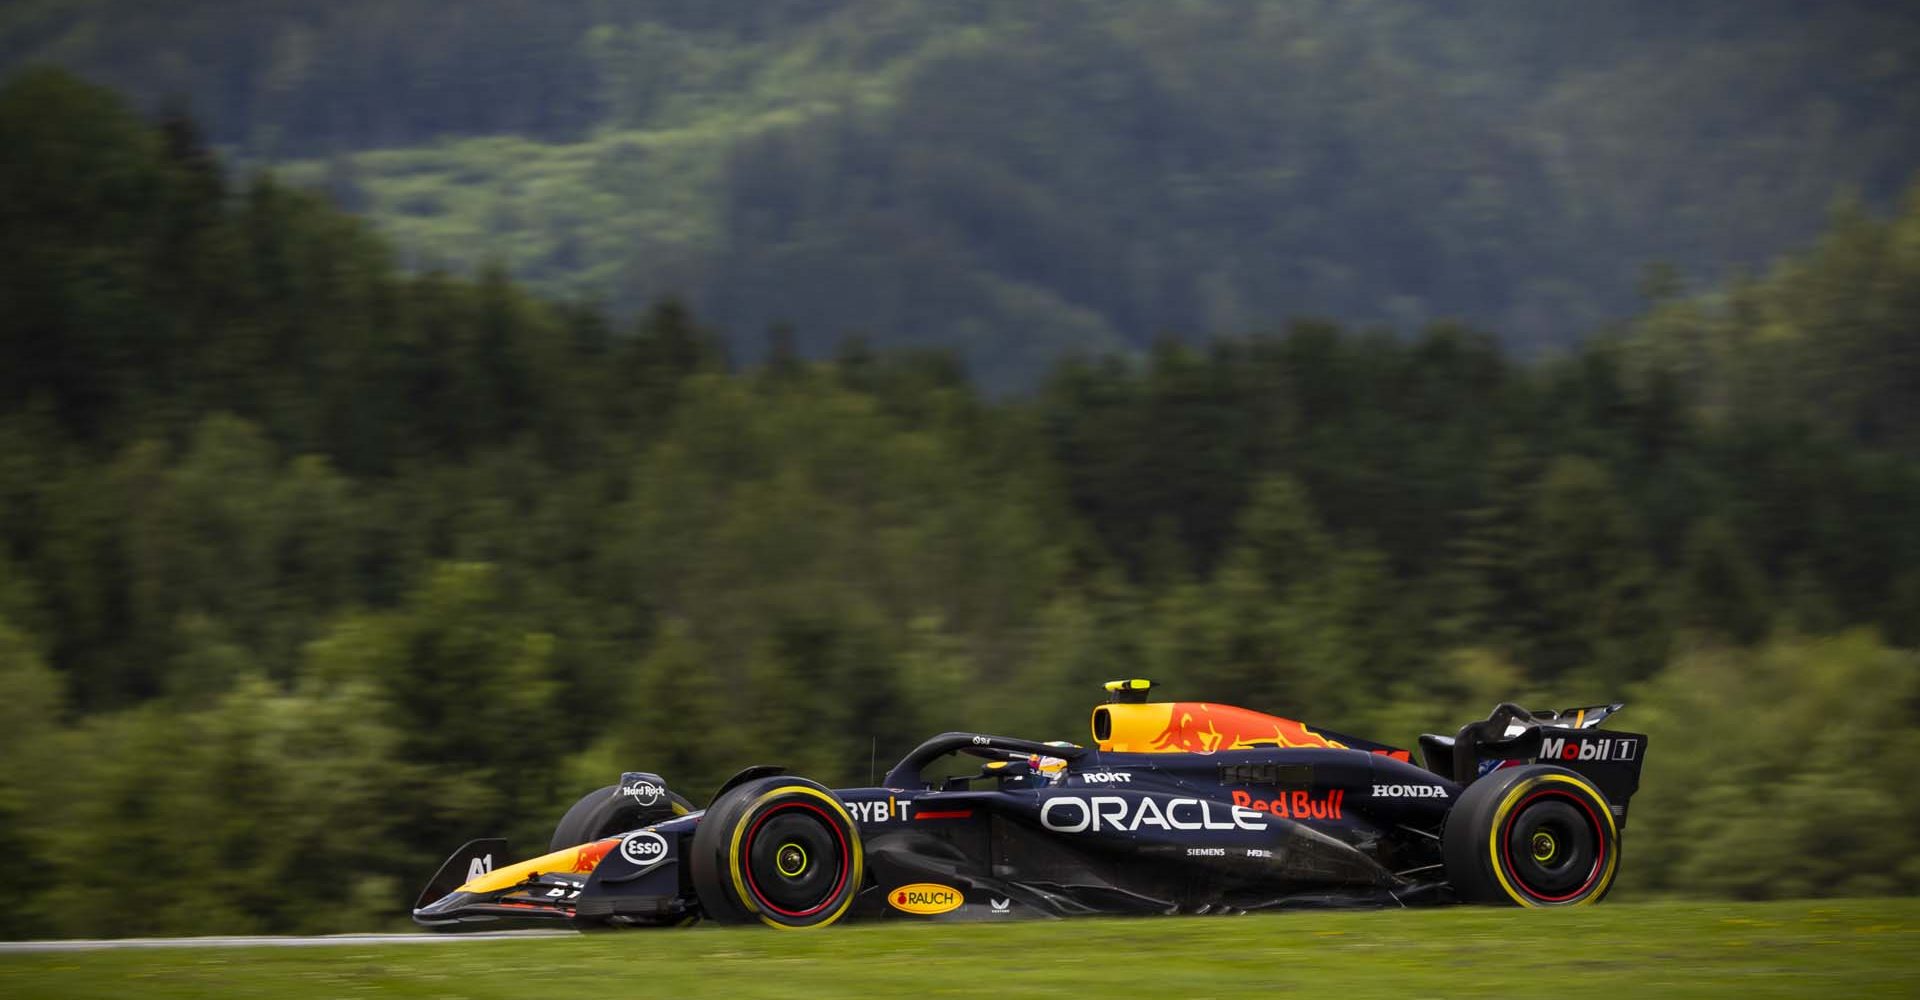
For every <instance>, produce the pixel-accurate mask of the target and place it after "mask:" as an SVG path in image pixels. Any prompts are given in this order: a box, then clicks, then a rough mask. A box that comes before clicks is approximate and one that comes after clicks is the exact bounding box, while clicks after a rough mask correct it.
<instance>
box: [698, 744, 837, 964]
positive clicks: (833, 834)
mask: <svg viewBox="0 0 1920 1000" xmlns="http://www.w3.org/2000/svg"><path fill="white" fill-rule="evenodd" d="M864 861H865V858H864V855H863V851H862V848H861V846H860V831H859V829H858V828H857V827H855V826H854V823H853V816H852V815H850V814H849V813H848V812H847V810H846V807H845V806H843V805H841V804H840V800H839V799H838V798H836V797H835V796H834V794H833V793H832V792H831V791H828V790H827V789H826V788H824V787H822V786H820V785H819V784H816V783H815V782H811V781H808V780H806V779H804V778H793V777H788V776H784V775H779V776H775V777H770V778H759V779H756V780H754V781H749V782H746V783H745V784H742V785H739V786H738V787H735V788H730V789H728V790H727V792H726V793H725V794H724V795H721V796H720V797H719V798H718V799H716V800H714V803H713V805H711V806H709V807H707V811H706V814H705V815H703V816H702V817H700V825H699V827H698V828H696V829H695V830H694V834H693V850H692V852H691V856H690V857H689V859H688V864H689V868H690V872H691V875H692V878H693V888H694V892H695V893H696V894H697V895H698V896H699V899H700V908H701V909H702V910H703V911H705V913H706V915H707V917H708V918H709V919H712V920H715V921H718V922H720V923H754V922H758V923H763V924H767V925H768V926H771V927H780V928H787V929H794V928H805V927H825V926H827V925H829V924H832V923H834V922H836V921H838V920H839V919H840V918H841V917H843V916H845V915H846V913H847V910H848V909H849V908H850V907H851V906H852V905H853V899H854V897H855V896H856V895H858V894H859V892H860V888H861V883H862V880H863V879H864V878H865V877H866V876H865V871H864Z"/></svg>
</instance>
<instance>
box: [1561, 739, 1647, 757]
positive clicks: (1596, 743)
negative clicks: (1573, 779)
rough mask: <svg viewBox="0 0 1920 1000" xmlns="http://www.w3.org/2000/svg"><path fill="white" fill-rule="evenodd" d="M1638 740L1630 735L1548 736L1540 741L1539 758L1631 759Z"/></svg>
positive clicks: (1637, 746) (1635, 755)
mask: <svg viewBox="0 0 1920 1000" xmlns="http://www.w3.org/2000/svg"><path fill="white" fill-rule="evenodd" d="M1639 754H1640V740H1639V738H1637V737H1631V736H1548V737H1546V738H1544V739H1542V740H1541V741H1540V760H1541V761H1542V762H1543V763H1544V762H1546V761H1550V760H1608V761H1631V760H1635V759H1637V758H1638V757H1639Z"/></svg>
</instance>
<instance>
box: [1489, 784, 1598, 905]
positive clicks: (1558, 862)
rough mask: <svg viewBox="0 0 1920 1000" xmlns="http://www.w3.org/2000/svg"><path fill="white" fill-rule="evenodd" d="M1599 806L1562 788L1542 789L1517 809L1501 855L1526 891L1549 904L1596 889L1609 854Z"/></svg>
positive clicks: (1519, 884) (1511, 817)
mask: <svg viewBox="0 0 1920 1000" xmlns="http://www.w3.org/2000/svg"><path fill="white" fill-rule="evenodd" d="M1604 837H1605V834H1604V833H1603V832H1602V831H1601V828H1600V820H1599V817H1598V815H1597V814H1595V812H1594V811H1593V807H1592V806H1591V805H1589V804H1588V803H1586V802H1585V801H1583V800H1581V799H1578V798H1576V797H1574V796H1572V795H1569V794H1567V793H1565V792H1561V791H1558V790H1546V791H1538V792H1535V793H1533V794H1532V795H1531V796H1528V797H1527V799H1526V800H1525V801H1523V802H1522V803H1521V804H1520V806H1519V808H1517V809H1515V810H1514V811H1513V813H1512V814H1511V815H1510V816H1509V818H1508V819H1507V822H1506V827H1505V829H1504V830H1503V831H1502V834H1501V845H1500V846H1501V860H1502V862H1503V866H1504V867H1505V868H1506V869H1507V872H1508V874H1509V875H1510V876H1512V878H1513V880H1514V881H1515V883H1516V884H1517V887H1518V888H1519V889H1520V891H1522V892H1524V893H1526V894H1527V895H1528V896H1531V897H1532V898H1534V899H1535V900H1538V901H1540V902H1543V903H1565V902H1572V901H1574V900H1576V899H1579V898H1580V897H1581V896H1583V895H1585V894H1587V893H1588V892H1590V891H1591V890H1592V889H1593V887H1594V885H1595V883H1596V882H1598V880H1599V878H1600V873H1601V871H1602V870H1603V868H1604V866H1605V863H1606V858H1607V853H1606V852H1607V847H1606V842H1605V840H1604Z"/></svg>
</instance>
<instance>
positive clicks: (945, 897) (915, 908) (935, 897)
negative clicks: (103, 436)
mask: <svg viewBox="0 0 1920 1000" xmlns="http://www.w3.org/2000/svg"><path fill="white" fill-rule="evenodd" d="M966 901H967V897H965V896H962V895H960V890H958V889H954V888H951V887H949V886H944V885H937V884H935V883H932V882H915V883H914V884H912V885H903V886H901V887H900V888H898V889H895V890H893V891H892V892H889V893H887V905H888V906H891V907H893V908H894V909H896V910H900V911H902V912H905V913H919V914H922V915H926V916H931V915H933V914H935V913H945V912H947V911H948V910H953V909H958V908H959V906H960V904H962V903H964V902H966Z"/></svg>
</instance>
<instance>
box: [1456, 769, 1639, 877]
mask: <svg viewBox="0 0 1920 1000" xmlns="http://www.w3.org/2000/svg"><path fill="white" fill-rule="evenodd" d="M1441 850H1442V853H1443V854H1444V855H1445V858H1446V865H1447V878H1448V880H1449V881H1450V882H1452V883H1453V886H1454V889H1455V890H1456V891H1457V892H1458V893H1459V894H1460V898H1461V899H1463V900H1465V901H1467V902H1477V903H1492V904H1496V905H1507V906H1581V905H1585V904H1590V903H1597V902H1599V901H1600V900H1601V899H1602V898H1603V897H1605V896H1606V894H1607V890H1609V889H1611V888H1612V887H1613V880H1614V876H1616V875H1617V874H1619V871H1620V826H1619V824H1618V823H1617V822H1616V821H1615V820H1614V816H1613V810H1612V809H1611V808H1609V806H1608V805H1607V797H1606V796H1605V795H1603V794H1601V792H1600V789H1599V788H1597V787H1595V786H1594V784H1593V782H1591V781H1589V780H1588V779H1586V778H1585V777H1583V776H1581V775H1579V774H1576V773H1574V772H1572V771H1569V770H1567V769H1565V768H1561V767H1553V766H1550V765H1540V764H1536V765H1531V766H1527V767H1517V768H1509V769H1506V770H1501V771H1495V772H1493V773H1492V774H1490V775H1488V776H1486V777H1484V778H1481V779H1480V780H1479V781H1476V782H1474V783H1473V784H1472V785H1469V786H1468V787H1467V790H1466V793H1465V794H1463V795H1461V796H1460V801H1459V802H1457V803H1455V804H1454V807H1453V810H1452V811H1451V812H1449V813H1448V814H1447V825H1446V829H1445V830H1444V831H1443V832H1442V834H1441Z"/></svg>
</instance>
